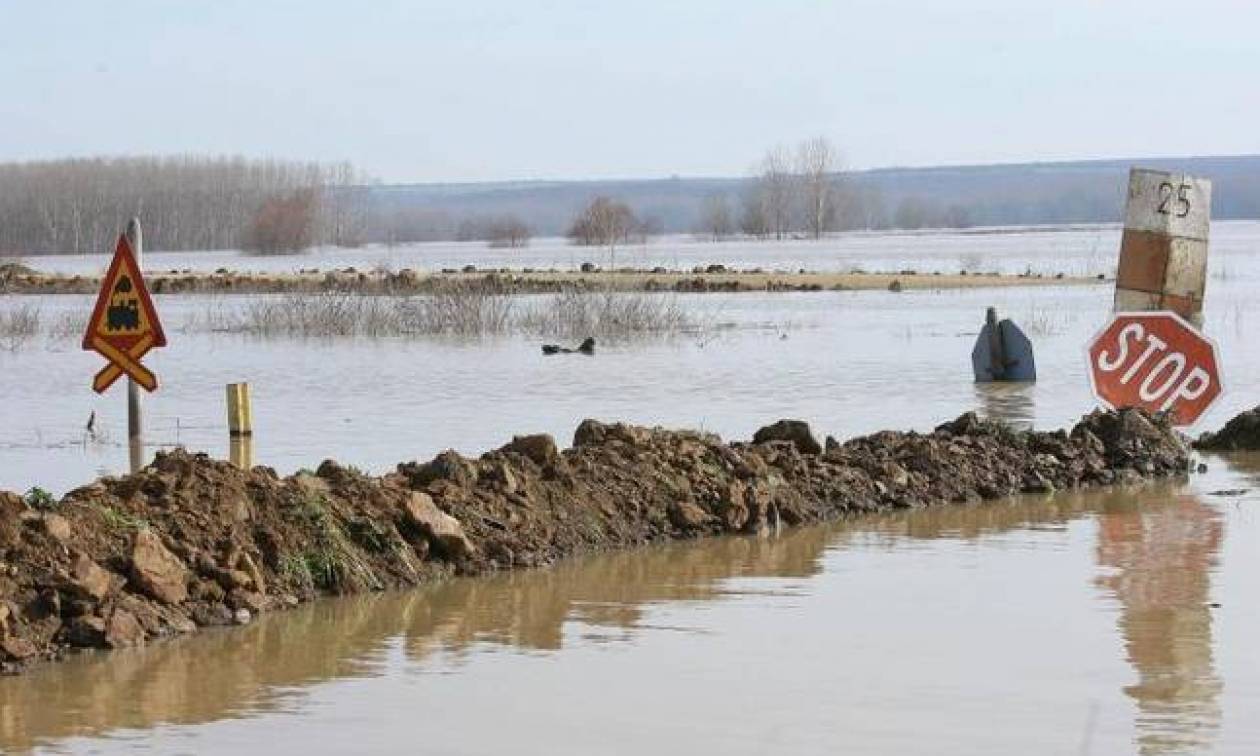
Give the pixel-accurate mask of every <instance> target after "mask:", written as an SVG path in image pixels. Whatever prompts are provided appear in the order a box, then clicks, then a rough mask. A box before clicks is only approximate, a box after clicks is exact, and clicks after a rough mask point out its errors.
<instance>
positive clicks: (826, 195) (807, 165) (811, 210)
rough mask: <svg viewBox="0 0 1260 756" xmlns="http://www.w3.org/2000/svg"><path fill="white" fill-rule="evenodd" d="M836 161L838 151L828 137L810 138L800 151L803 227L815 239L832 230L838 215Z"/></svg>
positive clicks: (797, 161) (798, 160) (797, 157)
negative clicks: (835, 183)
mask: <svg viewBox="0 0 1260 756" xmlns="http://www.w3.org/2000/svg"><path fill="white" fill-rule="evenodd" d="M835 160H836V158H835V150H834V149H833V148H832V146H831V142H829V141H827V138H826V137H821V136H820V137H814V138H813V139H807V140H805V141H804V142H801V143H800V145H799V146H798V147H797V150H796V175H797V180H798V182H799V186H800V199H801V214H802V216H803V220H804V223H803V227H804V229H805V231H807V232H808V233H809V235H810V236H812V237H813V238H815V239H819V238H821V237H822V235H823V232H825V231H826V230H827V229H828V228H830V226H831V222H832V217H833V215H834V212H835V207H834V199H835V191H834V187H833V176H832V173H833V172H834V171H835Z"/></svg>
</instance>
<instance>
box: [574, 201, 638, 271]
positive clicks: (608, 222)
mask: <svg viewBox="0 0 1260 756" xmlns="http://www.w3.org/2000/svg"><path fill="white" fill-rule="evenodd" d="M638 227H639V220H638V218H636V217H635V215H634V211H633V210H631V209H630V207H629V205H627V204H625V203H624V202H619V201H617V200H614V199H612V198H610V197H596V198H595V199H593V200H591V202H590V204H588V205H587V206H586V207H585V208H584V209H583V210H582V212H581V213H579V214H578V216H577V218H575V219H574V220H573V225H572V226H570V227H569V238H570V239H571V240H572V241H573V243H574V244H581V245H583V246H601V247H608V257H609V267H613V268H615V267H616V264H617V245H618V244H619V243H625V242H626V241H628V240H629V238H630V234H631V233H634V232H635V231H636V230H637V229H638Z"/></svg>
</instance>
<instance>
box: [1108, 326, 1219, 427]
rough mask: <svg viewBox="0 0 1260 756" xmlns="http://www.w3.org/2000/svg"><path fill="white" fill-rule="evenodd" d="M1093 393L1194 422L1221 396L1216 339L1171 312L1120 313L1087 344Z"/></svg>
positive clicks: (1122, 404) (1113, 401)
mask: <svg viewBox="0 0 1260 756" xmlns="http://www.w3.org/2000/svg"><path fill="white" fill-rule="evenodd" d="M1089 378H1090V382H1091V383H1092V384H1093V387H1094V395H1095V396H1097V397H1098V399H1099V400H1100V401H1102V402H1103V403H1105V404H1107V405H1108V406H1110V407H1115V408H1118V407H1141V408H1142V409H1145V410H1148V411H1150V412H1167V413H1169V415H1170V416H1171V417H1172V420H1173V423H1174V424H1175V425H1193V424H1194V422H1195V421H1196V420H1198V419H1199V417H1200V416H1201V415H1202V414H1203V413H1204V412H1205V411H1207V408H1208V407H1209V406H1211V404H1212V402H1214V401H1216V399H1217V398H1218V397H1219V396H1220V395H1221V392H1222V390H1223V387H1222V386H1221V370H1220V362H1219V360H1218V358H1217V352H1216V344H1215V343H1213V342H1212V341H1211V340H1210V339H1208V338H1207V337H1206V336H1204V335H1203V334H1201V333H1199V332H1198V331H1197V330H1196V329H1195V327H1194V326H1192V325H1190V324H1189V323H1187V322H1186V321H1184V320H1182V319H1181V317H1179V316H1178V315H1176V314H1175V313H1171V312H1121V313H1116V315H1115V316H1114V317H1112V319H1111V322H1110V323H1108V324H1107V327H1106V328H1104V329H1102V331H1101V332H1100V333H1099V334H1098V335H1097V336H1095V337H1094V340H1093V341H1091V342H1090V345H1089Z"/></svg>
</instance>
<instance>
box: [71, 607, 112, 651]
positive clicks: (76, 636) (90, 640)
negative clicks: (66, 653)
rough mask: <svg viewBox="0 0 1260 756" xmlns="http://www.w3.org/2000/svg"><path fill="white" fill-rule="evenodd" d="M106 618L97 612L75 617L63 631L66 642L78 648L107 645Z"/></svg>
mask: <svg viewBox="0 0 1260 756" xmlns="http://www.w3.org/2000/svg"><path fill="white" fill-rule="evenodd" d="M106 627H107V624H106V622H105V619H104V618H102V617H98V616H96V615H95V614H89V615H85V616H82V617H75V618H74V619H72V620H70V623H69V624H67V625H66V627H65V630H63V631H62V637H63V639H64V640H65V642H66V643H69V644H70V645H71V646H75V647H77V648H101V647H103V646H104V645H105V628H106Z"/></svg>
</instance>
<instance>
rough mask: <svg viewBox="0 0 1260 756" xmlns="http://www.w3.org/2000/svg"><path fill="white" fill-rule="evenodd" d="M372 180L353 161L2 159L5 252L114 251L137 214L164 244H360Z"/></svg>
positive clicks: (150, 237) (0, 209)
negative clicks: (327, 163)
mask: <svg viewBox="0 0 1260 756" xmlns="http://www.w3.org/2000/svg"><path fill="white" fill-rule="evenodd" d="M363 183H364V182H363V179H362V177H361V176H360V175H359V174H358V173H357V172H356V171H354V169H353V168H352V167H351V166H349V165H334V166H325V165H320V164H316V163H298V162H283V161H275V160H246V159H244V158H238V157H228V158H207V157H191V156H183V157H165V158H149V157H144V158H90V159H66V160H55V161H41V162H25V163H7V164H0V254H3V253H29V254H38V253H55V252H100V251H104V250H108V249H110V248H111V247H112V244H113V242H114V239H115V237H116V235H117V233H118V230H119V227H120V226H121V225H122V224H123V223H124V222H125V221H126V219H127V218H129V217H131V216H133V215H134V216H139V217H140V218H142V220H143V222H144V227H145V240H146V242H147V246H148V247H149V248H151V249H155V250H190V249H254V250H257V251H260V252H287V251H295V250H298V249H302V248H305V247H307V246H310V245H312V244H324V243H327V244H341V245H351V244H354V243H355V242H356V240H357V239H358V238H360V236H361V234H362V232H363V230H364V225H365V218H366V206H365V201H364V200H365V197H364V191H365V190H364V189H363V188H362V185H363Z"/></svg>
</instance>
